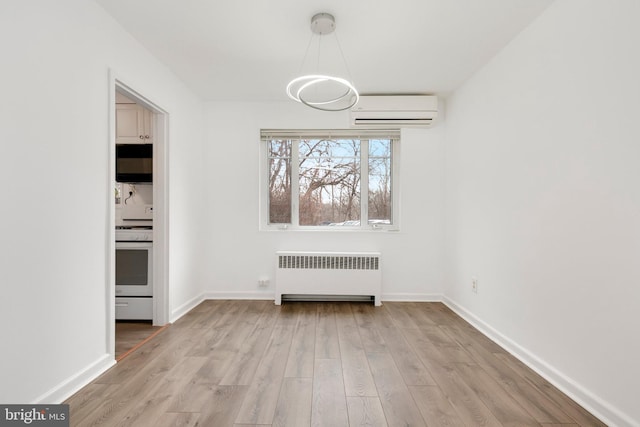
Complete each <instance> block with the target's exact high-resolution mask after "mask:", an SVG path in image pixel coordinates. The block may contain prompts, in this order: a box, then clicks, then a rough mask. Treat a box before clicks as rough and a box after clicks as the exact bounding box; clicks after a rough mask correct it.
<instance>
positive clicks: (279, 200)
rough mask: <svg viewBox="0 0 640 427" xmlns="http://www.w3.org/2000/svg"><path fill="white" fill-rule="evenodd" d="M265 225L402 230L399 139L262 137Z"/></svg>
mask: <svg viewBox="0 0 640 427" xmlns="http://www.w3.org/2000/svg"><path fill="white" fill-rule="evenodd" d="M261 136H262V144H263V149H264V151H265V152H266V156H265V157H263V159H264V158H266V159H265V160H266V164H267V167H266V168H265V169H266V171H267V179H266V180H265V181H266V185H264V186H263V189H265V191H264V194H265V196H264V197H263V206H264V207H265V209H264V211H265V212H266V215H264V218H263V219H262V221H263V225H266V226H267V227H269V228H289V227H291V228H295V229H310V228H314V229H321V227H324V229H329V228H331V229H388V228H397V226H398V224H397V218H395V216H396V215H395V213H396V211H397V199H398V197H397V181H398V179H397V167H395V166H394V164H395V163H396V162H397V156H398V151H399V150H398V142H399V133H398V132H390V131H383V132H382V131H364V132H363V131H361V130H358V131H355V132H351V131H348V130H347V131H278V130H274V131H268V130H264V131H262V135H261Z"/></svg>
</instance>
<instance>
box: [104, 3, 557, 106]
mask: <svg viewBox="0 0 640 427" xmlns="http://www.w3.org/2000/svg"><path fill="white" fill-rule="evenodd" d="M95 1H96V2H97V3H99V4H100V5H101V6H102V7H103V8H104V9H105V10H106V11H107V12H108V13H109V14H111V15H112V16H113V17H114V18H115V19H116V20H117V21H118V22H119V23H120V24H121V25H122V26H123V27H124V28H125V29H127V30H128V31H129V32H130V33H131V34H132V35H133V36H134V37H135V38H136V39H137V40H139V41H140V43H142V44H143V45H144V46H145V47H146V48H147V49H148V50H150V51H151V52H152V53H153V54H154V55H155V56H156V57H157V58H159V59H160V60H161V61H162V62H164V63H165V64H166V65H167V66H168V67H169V68H171V69H172V70H173V72H175V74H176V75H178V76H179V77H180V78H181V79H182V80H183V81H184V82H185V83H186V84H187V86H189V87H190V88H191V89H192V90H193V91H194V92H195V93H197V94H198V95H199V96H201V97H202V98H203V99H206V100H244V101H249V100H255V101H262V100H284V99H286V95H285V87H286V84H287V83H288V81H289V80H291V79H292V78H293V77H295V76H296V75H297V74H298V72H299V71H300V68H301V64H302V60H303V57H304V54H305V51H306V49H307V46H308V44H309V41H310V39H311V36H312V33H311V30H310V28H309V22H310V20H311V17H312V16H313V15H314V14H315V13H318V12H328V13H331V14H333V15H334V16H335V18H336V26H337V30H336V34H337V37H338V40H339V42H340V45H341V47H342V50H343V52H344V56H345V59H346V62H347V65H348V68H349V70H348V71H350V73H349V74H350V75H351V78H352V80H353V82H354V84H355V85H356V87H357V88H358V90H359V91H360V93H363V94H374V93H375V94H420V93H424V94H431V93H437V94H446V93H448V92H451V91H452V90H454V89H456V88H457V87H458V86H460V85H461V84H462V83H463V82H464V81H465V80H466V79H468V78H469V77H470V76H471V75H473V73H475V72H476V71H477V70H478V69H479V68H480V67H481V66H482V65H484V64H485V63H486V62H487V61H488V60H489V59H490V58H491V57H493V56H494V55H495V54H496V53H497V52H498V51H500V49H502V48H503V47H504V46H505V45H506V44H507V43H509V41H510V40H511V39H513V38H514V37H515V35H516V34H518V33H519V32H520V31H522V30H523V29H524V28H525V27H526V26H527V25H528V24H529V23H530V22H532V21H533V20H534V19H535V18H536V17H537V16H538V15H539V14H540V13H541V12H542V11H543V10H544V9H545V8H546V7H548V6H549V5H550V4H551V3H552V1H553V0H393V1H392V0H181V1H176V0H95ZM323 37H324V38H323V42H324V40H327V42H326V43H329V39H328V37H332V36H323ZM332 40H333V39H332ZM326 46H329V45H328V44H327V45H326ZM338 58H339V57H338ZM336 62H338V63H339V64H340V65H342V61H336ZM343 69H344V67H343ZM314 71H320V70H314Z"/></svg>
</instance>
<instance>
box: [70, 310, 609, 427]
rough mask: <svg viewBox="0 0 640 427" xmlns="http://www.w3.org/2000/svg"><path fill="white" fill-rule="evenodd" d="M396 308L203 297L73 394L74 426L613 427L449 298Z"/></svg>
mask: <svg viewBox="0 0 640 427" xmlns="http://www.w3.org/2000/svg"><path fill="white" fill-rule="evenodd" d="M387 304H388V305H389V307H388V308H385V307H384V306H383V307H374V306H373V305H364V304H361V303H287V304H285V305H284V306H275V305H273V302H272V301H205V302H204V303H202V304H200V305H198V306H197V307H196V308H194V309H193V310H192V311H191V312H189V313H187V315H185V316H184V317H183V319H180V320H179V321H178V322H176V324H174V325H171V326H169V327H168V328H166V329H165V330H164V331H163V332H162V333H161V334H159V335H157V336H155V337H153V338H152V339H151V340H150V341H148V342H147V343H145V344H144V345H143V346H141V347H140V349H138V350H136V351H135V352H134V353H132V354H131V355H130V356H128V357H126V358H125V359H123V360H122V362H120V363H118V364H117V365H116V366H114V367H113V368H111V369H110V370H109V371H108V372H106V373H105V374H103V375H101V376H100V377H99V378H98V379H96V380H95V381H94V382H92V383H91V384H90V385H88V386H87V387H85V388H84V389H82V390H80V391H79V392H78V393H76V394H75V395H74V396H71V397H70V398H69V399H68V400H67V402H66V403H69V405H70V418H71V425H73V426H74V427H75V426H114V425H118V426H135V427H146V426H151V427H158V426H165V425H167V426H177V425H180V426H195V425H198V426H207V427H208V426H215V427H218V426H236V427H241V426H242V427H248V426H260V425H261V426H263V427H265V426H269V425H295V426H296V427H297V426H307V425H314V426H322V427H325V426H331V427H334V426H346V425H349V423H351V424H352V425H390V426H396V425H403V426H404V425H424V424H426V425H429V426H438V425H441V426H455V427H458V426H460V427H462V426H476V425H483V426H489V427H490V426H504V425H536V423H540V424H541V425H546V426H548V427H551V426H553V425H563V426H574V427H575V426H603V425H604V424H602V423H601V422H599V421H598V420H597V419H596V418H595V417H593V415H591V414H589V413H588V412H587V411H585V410H584V409H583V408H581V407H580V406H579V405H578V404H577V403H575V402H573V401H572V400H571V399H569V398H568V397H567V396H566V395H564V394H562V393H561V392H560V391H559V390H558V389H557V388H555V387H553V386H552V385H551V384H549V383H548V382H547V381H546V380H544V379H543V378H542V377H540V376H539V375H537V374H536V373H535V372H534V371H532V370H531V369H530V368H528V367H526V366H525V365H523V364H522V363H521V362H520V361H518V360H517V359H515V358H513V356H511V355H509V354H507V353H506V352H505V351H504V350H502V349H501V348H500V347H499V346H497V345H496V344H495V343H494V342H492V341H491V340H489V339H488V338H486V337H485V336H484V335H482V334H481V333H480V332H479V331H477V330H476V329H474V328H473V327H472V326H471V325H469V324H468V323H466V322H465V321H464V320H463V319H461V318H460V317H458V316H457V315H455V313H453V312H452V311H451V310H449V309H448V308H447V307H446V306H444V305H443V304H440V303H385V305H387ZM405 311H406V312H405ZM394 319H395V320H394ZM416 360H417V362H416ZM425 371H426V372H428V374H429V375H430V377H431V379H430V380H426V378H427V377H426V375H425V374H424V373H423V372H425ZM427 382H429V385H414V384H417V383H427ZM432 383H434V384H432ZM501 421H502V422H501ZM234 423H235V424H234Z"/></svg>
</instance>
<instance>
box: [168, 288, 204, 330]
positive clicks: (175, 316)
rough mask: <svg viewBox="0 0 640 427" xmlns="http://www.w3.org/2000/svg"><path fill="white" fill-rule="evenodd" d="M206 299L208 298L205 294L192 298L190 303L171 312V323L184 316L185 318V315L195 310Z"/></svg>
mask: <svg viewBox="0 0 640 427" xmlns="http://www.w3.org/2000/svg"><path fill="white" fill-rule="evenodd" d="M205 299H207V298H205V296H204V294H200V295H198V296H196V297H195V298H191V299H190V300H189V301H187V302H185V303H184V304H182V305H181V306H180V307H178V308H176V309H175V310H171V319H169V322H170V323H174V322H175V321H176V320H178V319H179V318H181V317H182V316H184V315H185V314H187V313H188V312H190V311H191V310H193V309H194V308H195V307H196V306H197V305H198V304H200V303H201V302H202V301H204V300H205Z"/></svg>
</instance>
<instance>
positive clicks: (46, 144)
mask: <svg viewBox="0 0 640 427" xmlns="http://www.w3.org/2000/svg"><path fill="white" fill-rule="evenodd" d="M0 52H2V55H0V61H1V64H0V69H1V70H2V74H1V76H2V83H1V84H2V102H1V103H0V129H1V137H0V141H1V144H2V155H1V156H0V182H2V184H3V185H2V189H3V191H2V203H1V204H0V236H2V245H1V246H0V251H1V253H0V272H1V276H0V277H1V279H0V280H2V287H1V289H2V296H1V297H0V337H1V340H2V351H1V352H0V378H2V381H0V402H5V403H13V402H15V403H29V402H36V401H44V402H53V401H57V400H60V399H62V398H64V397H65V396H64V395H65V393H68V392H69V391H70V390H72V389H73V387H75V386H77V385H78V384H80V383H82V381H83V380H86V378H87V377H88V376H91V375H92V374H95V373H96V372H97V371H99V370H100V369H102V368H104V367H105V366H108V364H109V363H110V361H109V360H108V357H107V351H108V350H107V344H106V343H107V336H106V334H107V328H106V327H105V319H106V308H107V306H108V303H107V301H106V298H105V296H106V287H107V281H106V277H107V267H106V263H107V253H106V248H107V242H108V240H107V239H108V238H109V235H110V232H111V230H110V228H109V227H108V220H107V218H108V209H109V204H110V203H112V200H113V185H112V183H111V182H109V180H108V177H109V171H108V168H107V164H108V153H109V150H108V144H109V139H108V135H109V114H110V112H109V96H110V94H109V77H108V76H109V74H108V72H109V68H110V67H111V68H112V69H113V70H114V71H115V72H116V74H117V76H118V77H119V78H120V79H122V80H123V81H124V82H125V83H126V84H128V85H129V86H130V87H132V88H134V89H136V90H137V91H138V92H140V93H141V94H143V95H145V96H147V97H148V98H150V99H151V101H153V102H155V103H156V104H157V105H159V106H161V107H162V108H164V109H166V110H167V111H168V112H169V114H170V118H169V120H170V135H169V140H170V147H169V157H170V165H169V167H170V170H169V173H170V192H171V198H170V229H171V233H170V245H171V251H170V254H169V259H170V266H169V271H170V284H171V286H172V289H171V298H172V299H171V306H172V308H175V307H178V306H180V305H181V304H183V303H185V302H186V301H188V300H189V299H191V298H193V297H194V296H196V295H199V294H200V293H201V282H200V281H199V275H198V266H199V265H200V264H201V263H200V260H199V259H198V258H197V257H198V256H199V254H200V251H199V250H198V245H199V240H198V237H199V236H198V228H197V225H198V224H199V223H200V219H201V218H200V213H199V212H201V211H200V210H199V209H197V205H198V203H199V200H200V193H201V191H200V187H199V185H200V182H201V181H202V179H201V176H200V174H201V171H202V167H201V156H200V152H201V149H202V146H201V144H202V133H201V131H202V103H201V102H200V101H199V100H198V99H197V98H196V97H195V96H194V95H193V94H192V93H191V92H189V91H188V90H187V89H186V88H185V87H184V86H183V85H182V83H181V82H179V81H178V80H177V79H176V78H175V77H174V75H172V74H171V73H170V72H169V71H168V70H167V69H166V68H165V67H164V66H162V65H161V64H160V63H159V62H158V61H156V60H155V59H154V58H153V57H151V56H150V55H149V54H148V53H147V52H146V51H145V50H144V49H143V48H142V47H141V46H140V45H139V44H138V43H137V42H136V41H135V40H133V39H132V38H131V36H130V35H129V34H128V33H126V32H124V31H123V30H122V29H121V28H120V27H119V26H118V25H117V24H115V22H114V21H113V20H112V19H111V18H110V17H109V16H108V15H107V14H106V13H105V12H104V11H103V10H102V9H101V8H99V6H97V5H96V4H95V3H94V2H92V1H86V0H60V1H55V2H51V1H48V0H30V1H22V0H4V1H2V2H1V3H0ZM69 183H71V185H70V186H69ZM69 188H71V190H72V191H71V192H69V191H68V189H69ZM194 206H195V207H196V208H194Z"/></svg>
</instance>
